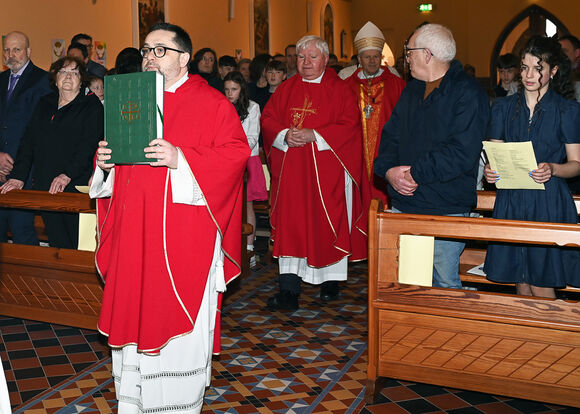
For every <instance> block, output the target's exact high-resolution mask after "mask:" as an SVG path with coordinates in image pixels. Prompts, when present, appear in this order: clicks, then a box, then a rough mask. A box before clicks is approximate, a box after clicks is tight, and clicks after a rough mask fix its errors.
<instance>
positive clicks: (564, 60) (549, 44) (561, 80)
mask: <svg viewBox="0 0 580 414" xmlns="http://www.w3.org/2000/svg"><path fill="white" fill-rule="evenodd" d="M526 54H529V55H532V56H534V57H536V58H538V64H541V63H542V62H546V63H547V64H548V67H549V68H550V70H552V69H553V68H554V67H555V66H558V71H557V72H556V74H555V75H554V77H553V78H548V79H542V75H541V74H540V79H539V82H540V85H544V84H545V82H549V84H550V85H549V88H551V89H553V90H554V92H556V93H558V94H560V95H562V96H563V97H564V98H566V99H574V87H573V86H572V72H571V67H572V65H571V63H570V60H569V59H568V57H567V56H566V55H565V54H564V52H563V51H562V46H561V45H560V43H559V42H558V41H557V40H556V39H555V38H551V37H545V36H532V37H531V38H530V40H528V43H526V46H525V47H524V49H523V50H522V54H521V59H522V60H523V59H524V56H526ZM520 78H521V76H520ZM522 96H523V93H519V94H518V102H517V104H516V111H515V113H514V119H515V118H516V117H517V116H518V114H519V112H520V108H521V106H522V104H525V102H522ZM539 102H540V91H539V90H538V100H537V105H539ZM538 109H539V106H536V109H534V113H536V112H538Z"/></svg>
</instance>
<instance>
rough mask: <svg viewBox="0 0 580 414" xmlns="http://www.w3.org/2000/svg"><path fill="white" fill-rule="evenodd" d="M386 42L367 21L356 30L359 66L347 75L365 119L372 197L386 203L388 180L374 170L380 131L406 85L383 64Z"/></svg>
mask: <svg viewBox="0 0 580 414" xmlns="http://www.w3.org/2000/svg"><path fill="white" fill-rule="evenodd" d="M384 44H385V37H384V36H383V33H382V32H381V31H380V30H379V28H378V27H377V26H375V25H374V24H373V23H371V22H367V23H366V24H365V25H364V26H363V27H362V28H361V29H360V30H359V32H358V33H357V35H356V37H355V39H354V46H355V47H356V48H357V50H358V61H359V64H360V67H359V68H358V69H357V70H356V71H355V72H354V73H353V74H352V75H351V76H350V77H348V78H347V79H346V82H347V83H348V84H349V86H350V87H351V88H352V90H353V91H354V93H355V94H356V97H357V103H358V108H359V111H360V118H361V123H362V132H363V142H364V156H365V174H366V179H367V180H368V182H369V184H370V186H371V196H372V198H379V199H381V200H382V201H383V203H384V204H385V205H386V204H387V182H386V181H385V180H384V179H383V177H379V176H378V175H376V174H375V173H374V171H373V164H374V161H375V158H376V157H377V155H378V151H379V144H380V139H381V132H382V131H383V127H384V126H385V124H386V123H387V121H388V120H389V118H390V116H391V112H392V111H393V108H394V107H395V104H396V103H397V101H398V100H399V97H400V96H401V92H402V91H403V88H404V87H405V81H404V80H403V79H401V78H399V77H398V76H396V75H394V74H393V73H392V72H391V71H390V70H389V68H388V67H386V66H381V60H382V51H383V46H384Z"/></svg>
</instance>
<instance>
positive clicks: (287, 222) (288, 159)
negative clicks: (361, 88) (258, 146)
mask: <svg viewBox="0 0 580 414" xmlns="http://www.w3.org/2000/svg"><path fill="white" fill-rule="evenodd" d="M296 48H297V51H298V75H296V76H294V77H292V78H291V79H289V80H287V81H285V82H284V83H282V84H281V85H280V86H279V87H278V89H277V90H276V93H274V94H273V95H272V97H271V98H270V100H269V101H268V104H267V105H266V107H265V108H264V112H263V114H262V119H261V121H262V133H263V136H264V149H265V151H266V155H267V157H268V162H269V163H270V167H271V170H272V180H271V188H270V192H271V205H272V207H271V210H270V220H271V225H272V236H271V237H272V240H273V242H274V251H273V254H274V256H275V257H278V262H279V267H280V292H279V293H278V294H276V295H275V296H273V297H271V298H270V299H269V301H268V306H269V307H270V308H271V309H290V310H293V309H297V308H298V297H299V294H300V282H301V280H304V281H306V282H309V283H313V284H321V299H322V300H323V301H327V300H333V299H336V297H337V295H338V283H337V282H338V281H341V280H346V277H347V265H348V260H351V261H353V260H363V259H365V258H366V257H367V208H368V201H369V192H368V186H367V185H368V184H367V180H366V179H364V166H363V154H362V134H361V126H360V116H359V112H358V109H357V106H356V99H355V97H354V96H353V93H352V91H351V90H350V88H349V87H348V86H347V85H346V84H345V83H344V82H343V81H342V80H341V79H339V78H338V76H337V75H336V73H335V72H334V71H332V70H327V71H325V68H326V64H327V62H328V54H329V52H328V45H327V44H326V42H325V41H324V40H322V39H321V38H319V37H316V36H305V37H303V38H302V39H301V40H300V41H299V42H298V44H297V45H296Z"/></svg>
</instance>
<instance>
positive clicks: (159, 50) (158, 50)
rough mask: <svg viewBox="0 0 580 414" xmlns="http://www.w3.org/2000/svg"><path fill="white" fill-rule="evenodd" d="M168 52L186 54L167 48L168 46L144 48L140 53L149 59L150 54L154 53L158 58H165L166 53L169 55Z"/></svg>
mask: <svg viewBox="0 0 580 414" xmlns="http://www.w3.org/2000/svg"><path fill="white" fill-rule="evenodd" d="M168 50H173V51H174V52H177V53H185V52H184V51H183V50H179V49H174V48H172V47H167V46H155V47H145V46H143V47H142V48H141V50H140V52H141V56H143V57H147V55H148V54H149V52H153V54H154V55H155V57H156V58H162V57H163V56H165V53H167V51H168Z"/></svg>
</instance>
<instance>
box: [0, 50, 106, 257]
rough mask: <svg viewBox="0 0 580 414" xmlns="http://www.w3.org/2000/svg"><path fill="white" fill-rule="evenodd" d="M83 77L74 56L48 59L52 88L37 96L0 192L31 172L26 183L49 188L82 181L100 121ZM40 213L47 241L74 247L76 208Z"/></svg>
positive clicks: (100, 111) (17, 185)
mask: <svg viewBox="0 0 580 414" xmlns="http://www.w3.org/2000/svg"><path fill="white" fill-rule="evenodd" d="M85 77H86V68H85V65H84V64H83V62H81V61H79V60H76V59H75V58H72V57H64V58H61V59H59V60H57V61H56V62H54V63H53V64H52V66H51V67H50V81H51V86H52V87H53V89H55V92H54V93H52V94H49V95H46V96H44V97H42V98H41V99H40V100H39V102H38V104H37V106H36V108H35V110H34V113H33V115H32V117H31V119H30V122H29V123H28V126H27V128H26V131H25V133H24V135H23V137H22V140H21V142H20V146H19V148H18V153H17V155H16V159H15V161H14V168H13V169H12V172H11V174H10V176H9V180H8V181H7V182H6V183H5V184H4V185H3V186H2V187H0V193H2V194H5V193H7V192H8V191H10V190H13V189H21V188H22V187H23V185H24V182H25V181H26V180H27V179H28V177H29V175H30V173H31V172H32V189H34V190H41V191H48V192H50V193H51V194H56V193H60V192H63V191H65V192H76V190H75V186H77V185H82V186H85V185H87V184H88V182H89V178H90V176H91V172H92V169H93V157H94V154H95V151H96V149H97V146H98V143H99V141H100V140H102V139H103V135H104V134H103V127H104V125H103V124H104V122H103V105H101V103H100V102H99V99H98V98H97V97H96V96H95V95H94V94H92V93H91V94H89V95H85V94H84V93H83V91H84V80H85ZM42 218H43V220H44V224H45V228H46V233H47V236H48V242H49V244H50V246H52V247H64V248H70V249H76V248H77V244H78V215H77V214H68V213H51V212H45V213H43V214H42Z"/></svg>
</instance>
